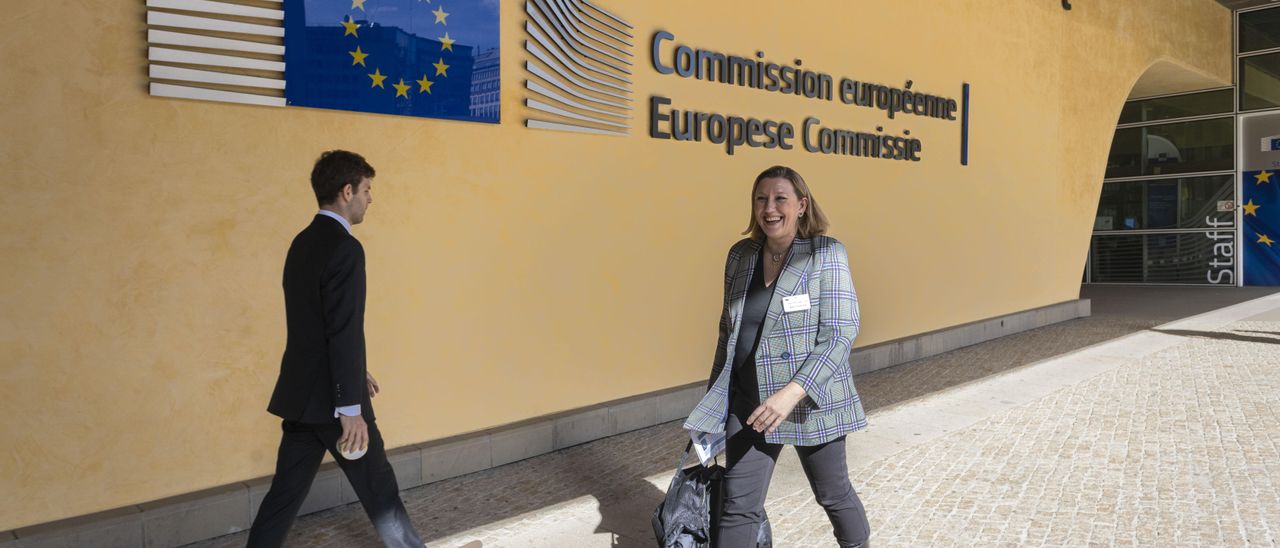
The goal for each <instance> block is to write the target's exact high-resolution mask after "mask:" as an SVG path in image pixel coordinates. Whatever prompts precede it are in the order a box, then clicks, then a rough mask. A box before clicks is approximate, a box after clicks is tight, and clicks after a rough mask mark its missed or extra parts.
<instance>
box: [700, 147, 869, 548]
mask: <svg viewBox="0 0 1280 548" xmlns="http://www.w3.org/2000/svg"><path fill="white" fill-rule="evenodd" d="M751 200H752V210H751V221H750V224H749V225H748V227H747V230H746V232H744V234H749V235H750V236H749V237H748V238H747V239H744V240H742V241H740V242H738V243H736V244H734V245H733V247H731V248H730V249H729V257H728V259H727V261H726V262H725V278H724V308H723V311H722V312H721V315H720V340H719V342H718V343H717V344H716V355H715V363H714V364H713V365H712V369H711V379H710V381H709V387H708V390H707V394H706V396H704V397H703V398H702V401H700V402H699V403H698V406H697V408H695V409H694V411H693V413H692V414H691V415H690V416H689V419H688V421H686V422H685V428H687V429H689V430H693V431H701V432H708V433H712V434H717V433H721V432H723V433H724V435H725V436H726V443H725V458H726V469H725V476H724V505H723V511H722V513H721V517H720V522H719V529H718V535H717V538H716V546H721V547H731V548H742V547H747V546H755V545H756V538H757V534H758V532H759V530H760V524H761V522H762V521H763V520H764V499H765V494H766V492H767V491H768V487H769V480H770V478H771V477H772V475H773V468H774V464H775V463H776V462H777V459H778V454H779V453H780V452H781V451H782V447H783V445H794V446H795V447H796V453H797V454H798V455H799V457H800V463H801V465H802V467H803V468H804V472H805V475H806V476H807V477H808V479H809V484H810V486H811V487H812V488H813V492H814V495H815V497H816V498H817V500H818V503H819V504H821V505H822V507H823V509H825V510H826V512H827V515H828V517H829V518H830V519H831V523H832V525H833V526H834V528H835V536H836V540H837V541H838V542H839V545H840V546H866V542H867V538H868V536H869V534H870V530H869V526H868V524H867V518H866V513H865V511H864V510H863V507H862V502H861V501H860V500H859V499H858V495H857V493H856V492H855V491H854V490H853V486H852V485H851V484H850V483H849V470H848V468H847V466H846V464H845V443H844V442H845V435H846V434H848V433H850V432H853V431H856V430H860V429H862V428H864V427H865V426H866V424H867V419H866V415H865V413H864V412H863V410H862V403H861V402H860V401H859V399H858V393H857V391H856V390H854V387H853V374H852V371H851V370H850V368H849V350H850V348H851V347H852V346H853V339H854V337H855V336H857V334H858V298H857V296H856V294H855V293H854V290H853V281H852V279H851V277H850V274H849V259H848V256H847V254H846V252H845V248H844V245H843V244H841V243H840V242H839V241H837V240H835V239H834V238H831V237H828V236H823V235H822V234H823V233H824V232H825V231H826V229H827V225H828V222H827V219H826V216H825V215H823V213H822V210H821V209H819V208H818V204H817V201H815V199H814V197H813V193H812V192H811V191H810V190H809V187H808V185H806V184H805V182H804V179H803V178H802V177H801V176H800V174H799V173H796V171H795V170H793V169H791V168H788V167H784V166H774V167H771V168H769V169H766V170H765V171H764V172H762V173H761V174H760V175H759V176H758V177H756V180H755V183H754V185H753V186H752V190H751Z"/></svg>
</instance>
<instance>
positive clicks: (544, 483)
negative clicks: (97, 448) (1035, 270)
mask: <svg viewBox="0 0 1280 548" xmlns="http://www.w3.org/2000/svg"><path fill="white" fill-rule="evenodd" d="M1273 292H1275V289H1272V288H1244V289H1240V288H1232V289H1219V288H1199V287H1190V288H1170V287H1154V288H1153V287H1137V286H1086V287H1084V288H1083V289H1082V291H1081V296H1082V297H1083V298H1089V299H1092V300H1093V312H1094V314H1093V316H1091V317H1089V318H1083V319H1078V320H1073V321H1070V322H1064V323H1061V324H1057V325H1052V326H1048V327H1044V328H1040V329H1035V330H1032V331H1027V332H1024V333H1020V334H1016V335H1011V336H1008V337H1004V338H1001V339H997V340H995V341H990V342H987V343H983V344H978V345H974V346H970V347H966V348H961V349H959V350H954V351H951V352H947V353H945V354H940V355H938V356H934V357H931V358H926V359H923V360H917V361H915V362H911V363H907V364H903V365H899V366H895V367H891V368H888V369H884V370H881V371H876V372H872V373H868V374H865V375H861V376H859V377H857V379H856V384H857V387H858V392H859V394H860V395H861V396H862V400H863V402H864V405H865V406H866V408H867V410H868V411H871V410H875V409H880V408H884V407H887V406H891V405H894V404H897V403H902V402H905V401H908V400H911V399H914V398H919V397H923V396H927V395H929V394H933V393H936V392H939V391H942V390H946V389H948V388H951V387H954V386H958V385H961V384H965V383H969V382H973V381H977V380H980V379H982V378H984V377H988V376H991V375H996V374H1000V373H1003V372H1005V371H1010V370H1012V369H1016V368H1018V367H1022V366H1025V365H1030V364H1032V363H1035V362H1038V361H1041V360H1045V359H1048V358H1052V357H1054V356H1058V355H1061V354H1065V353H1067V352H1071V351H1074V350H1079V349H1082V348H1085V347H1088V346H1092V345H1095V344H1099V343H1102V342H1105V341H1109V340H1112V339H1115V338H1118V337H1122V336H1124V335H1128V334H1130V333H1134V332H1137V331H1142V330H1145V329H1150V328H1153V327H1155V326H1157V325H1160V324H1163V323H1167V322H1169V321H1172V320H1175V319H1179V318H1184V317H1188V316H1193V315H1196V314H1200V313H1203V312H1208V311H1210V310H1215V309H1218V308H1222V307H1224V306H1230V305H1233V304H1237V303H1240V302H1244V301H1247V300H1251V299H1254V298H1258V297H1262V296H1265V295H1268V294H1270V293H1273ZM864 321H874V318H864ZM1163 331H1164V332H1166V333H1172V334H1177V335H1186V336H1209V337H1228V338H1234V339H1237V340H1250V341H1259V342H1269V343H1280V339H1276V338H1269V337H1253V336H1248V335H1236V334H1224V333H1202V332H1198V331H1180V330H1163ZM1260 334H1264V335H1276V334H1274V333H1260ZM712 342H714V341H712ZM709 344H711V343H710V342H709ZM686 440H687V438H686V437H685V434H684V431H683V430H682V429H681V428H680V423H679V422H671V423H667V424H662V425H658V426H654V427H650V428H645V429H642V430H637V431H635V432H630V433H627V434H622V435H618V436H614V437H611V438H607V439H603V440H599V441H595V442H592V443H588V444H585V445H580V446H577V447H571V448H569V449H565V450H562V451H558V452H555V453H552V454H548V455H543V456H540V457H535V458H532V459H529V460H525V461H521V462H517V463H513V464H509V465H506V466H502V467H498V468H494V469H491V470H486V471H483V472H478V473H475V474H469V475H466V476H462V477H459V478H453V479H450V480H444V481H440V482H436V483H432V484H429V485H424V486H421V487H417V488H413V489H409V490H406V491H405V492H404V493H403V498H404V501H405V506H406V508H407V509H408V511H409V515H410V516H413V520H414V524H415V526H417V528H418V530H419V531H420V532H421V533H422V534H423V537H424V539H425V540H427V542H428V545H432V546H434V545H436V543H437V542H438V541H439V540H440V539H444V538H448V537H451V536H454V535H458V534H460V533H465V532H467V531H472V530H476V529H480V528H484V529H485V530H486V532H485V533H484V534H483V535H480V536H482V537H483V538H479V539H473V538H461V539H457V540H458V542H457V545H459V546H466V547H467V548H476V547H480V546H491V545H494V544H504V545H505V543H504V539H503V537H502V531H503V528H502V527H501V526H500V525H501V524H500V522H504V521H507V520H516V521H518V520H523V519H534V520H536V519H538V518H537V514H536V511H539V510H544V509H546V508H549V507H560V506H573V507H574V508H573V511H567V512H556V513H555V514H556V516H555V517H554V518H545V519H549V520H550V519H557V520H558V519H566V518H565V516H577V517H578V518H580V519H581V520H585V521H593V522H596V523H597V524H596V526H595V532H596V533H602V534H610V535H612V537H611V538H612V539H613V545H614V546H620V547H642V546H644V547H647V546H652V545H653V544H654V542H653V532H652V529H651V527H650V524H649V518H650V515H651V514H652V512H653V509H654V508H655V507H656V506H657V505H658V503H659V502H660V501H661V500H662V497H663V495H664V489H665V483H666V479H664V480H663V484H664V485H663V488H659V487H656V486H654V485H653V484H652V483H650V482H649V481H648V480H646V479H645V478H647V477H650V476H655V475H663V476H664V478H665V477H666V474H670V473H673V472H674V469H675V466H676V463H677V461H678V460H679V457H680V451H681V449H683V447H684V443H685V441H686ZM568 519H573V518H572V517H570V518H568ZM546 527H548V528H554V527H555V523H554V522H552V521H549V522H548V524H547V526H546ZM244 542H245V533H238V534H235V535H228V536H224V537H220V538H217V539H212V540H210V541H206V542H203V543H200V544H198V546H207V547H213V546H218V547H221V546H243V545H244ZM288 545H290V546H308V547H325V546H333V547H339V546H340V547H344V548H345V547H360V546H370V547H373V546H378V545H379V542H378V540H377V537H376V536H375V534H374V531H373V528H372V527H371V526H370V525H369V522H368V520H367V519H366V518H365V516H364V512H363V511H362V510H361V508H360V506H359V504H350V505H347V506H343V507H339V508H334V509H331V510H326V511H324V512H319V513H316V514H311V515H309V516H303V517H301V518H299V519H298V521H297V523H296V524H295V525H294V528H293V531H292V533H291V534H290V537H289V541H288Z"/></svg>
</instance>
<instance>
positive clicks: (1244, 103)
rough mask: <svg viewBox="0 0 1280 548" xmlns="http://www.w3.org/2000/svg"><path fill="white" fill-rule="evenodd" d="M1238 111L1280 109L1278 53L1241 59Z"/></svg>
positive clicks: (1279, 63) (1279, 59)
mask: <svg viewBox="0 0 1280 548" xmlns="http://www.w3.org/2000/svg"><path fill="white" fill-rule="evenodd" d="M1237 78H1238V79H1239V83H1240V110H1242V111H1243V110H1258V109H1263V108H1274V107H1280V53H1268V54H1264V55H1253V56H1250V57H1241V58H1240V64H1239V72H1238V73H1237Z"/></svg>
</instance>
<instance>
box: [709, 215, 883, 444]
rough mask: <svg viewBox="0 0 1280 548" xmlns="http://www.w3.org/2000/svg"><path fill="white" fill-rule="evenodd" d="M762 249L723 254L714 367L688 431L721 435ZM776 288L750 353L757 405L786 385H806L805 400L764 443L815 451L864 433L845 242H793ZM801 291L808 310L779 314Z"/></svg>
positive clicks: (752, 244)
mask: <svg viewBox="0 0 1280 548" xmlns="http://www.w3.org/2000/svg"><path fill="white" fill-rule="evenodd" d="M761 245H762V243H761V242H757V241H755V240H752V239H749V238H748V239H745V240H742V241H740V242H738V243H736V244H734V245H733V247H731V248H730V249H729V258H728V259H727V260H726V261H725V272H724V309H723V311H722V312H721V313H720V340H719V342H717V343H716V356H715V363H713V364H712V368H711V379H710V381H709V386H708V388H707V394H706V395H705V396H703V397H702V401H700V402H698V406H697V407H696V408H694V410H693V413H692V414H691V415H689V419H688V420H687V421H685V423H684V427H685V428H687V429H690V430H700V431H703V432H722V431H724V427H725V421H726V419H727V418H728V415H729V384H730V370H731V369H732V368H733V353H734V350H735V349H736V346H737V343H738V330H739V328H740V327H741V326H742V308H743V305H744V304H745V302H746V297H747V287H748V286H749V285H750V283H751V276H753V275H755V272H753V271H754V270H755V263H756V261H755V258H756V254H757V253H759V252H760V247H761ZM774 284H775V285H774V291H773V299H772V300H771V301H770V302H769V310H768V313H767V314H766V315H765V320H764V323H763V325H761V327H760V333H761V336H760V345H759V347H758V348H757V349H756V355H755V365H756V378H757V379H758V380H759V385H760V401H764V400H765V399H766V398H768V397H769V396H771V395H773V394H774V393H775V392H777V391H778V390H781V389H782V387H784V386H786V385H787V383H789V382H791V381H796V382H797V383H799V384H800V386H802V387H804V390H805V392H806V394H807V396H806V397H805V398H803V399H802V400H800V403H798V404H797V405H796V408H795V410H794V411H792V413H791V415H790V416H788V417H787V418H786V419H785V420H783V422H782V424H780V425H779V426H778V429H777V430H775V431H774V432H773V433H772V434H769V435H767V436H765V440H766V441H768V442H769V443H786V444H792V445H819V444H822V443H826V442H828V441H831V440H834V439H836V438H838V437H840V436H843V435H845V434H848V433H849V432H853V431H856V430H861V429H862V428H865V427H866V425H867V416H866V413H865V412H863V410H862V402H861V401H860V400H859V399H858V392H857V390H855V389H854V387H853V372H852V370H851V369H850V367H849V350H850V349H851V348H852V347H853V339H854V337H856V336H857V334H858V297H857V295H856V294H855V293H854V291H853V279H852V277H851V276H850V274H849V258H848V255H847V253H846V251H845V248H844V244H841V243H840V242H839V241H837V240H836V239H834V238H830V237H827V236H818V237H815V238H812V239H802V238H796V240H795V241H794V242H793V243H792V244H791V252H790V253H789V254H788V255H787V260H786V263H785V264H784V265H783V267H782V272H781V273H780V274H779V275H778V279H777V281H775V282H774ZM801 293H807V294H808V295H809V302H810V303H812V304H811V306H810V308H809V309H808V310H797V311H793V312H786V313H784V312H783V308H782V299H783V298H784V297H788V296H791V295H798V294H801Z"/></svg>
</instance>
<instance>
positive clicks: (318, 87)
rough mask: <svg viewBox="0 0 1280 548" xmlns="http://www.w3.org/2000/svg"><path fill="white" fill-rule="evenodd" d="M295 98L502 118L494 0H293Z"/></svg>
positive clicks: (289, 20) (290, 43)
mask: <svg viewBox="0 0 1280 548" xmlns="http://www.w3.org/2000/svg"><path fill="white" fill-rule="evenodd" d="M284 13H285V20H284V25H285V57H284V60H285V99H286V101H287V102H288V104H290V105H298V106H306V107H319V108H332V109H342V110H354V111H360V112H376V113H382V114H399V115H402V116H424V117H430V118H447V119H451V120H468V121H477V122H491V123H497V122H498V120H499V108H498V105H499V97H500V93H499V70H498V62H499V55H498V52H499V50H498V43H499V42H498V3H497V2H496V1H493V0H489V1H480V0H434V1H431V0H427V1H424V0H285V10H284Z"/></svg>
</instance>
